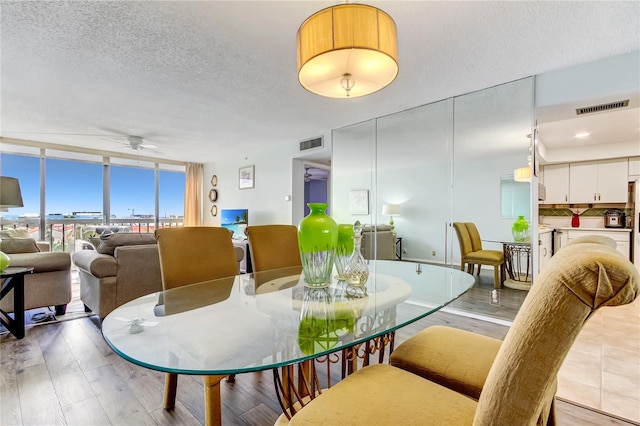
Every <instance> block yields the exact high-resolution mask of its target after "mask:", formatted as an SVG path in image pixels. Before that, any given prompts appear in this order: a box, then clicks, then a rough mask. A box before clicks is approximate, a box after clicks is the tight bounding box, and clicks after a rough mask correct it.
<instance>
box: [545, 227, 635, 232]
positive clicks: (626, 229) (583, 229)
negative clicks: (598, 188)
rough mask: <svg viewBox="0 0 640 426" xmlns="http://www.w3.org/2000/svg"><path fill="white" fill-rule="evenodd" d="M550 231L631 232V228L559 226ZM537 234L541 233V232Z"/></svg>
mask: <svg viewBox="0 0 640 426" xmlns="http://www.w3.org/2000/svg"><path fill="white" fill-rule="evenodd" d="M548 229H549V228H548ZM550 229H555V230H562V231H596V232H631V231H632V230H633V229H631V228H586V227H578V228H574V227H572V226H559V227H557V228H550ZM538 232H539V233H542V230H540V231H538Z"/></svg>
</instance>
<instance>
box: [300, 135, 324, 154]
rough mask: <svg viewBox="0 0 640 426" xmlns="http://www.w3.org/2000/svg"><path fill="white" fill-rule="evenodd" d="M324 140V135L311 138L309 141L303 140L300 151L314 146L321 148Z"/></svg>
mask: <svg viewBox="0 0 640 426" xmlns="http://www.w3.org/2000/svg"><path fill="white" fill-rule="evenodd" d="M322 142H323V140H322V137H319V138H315V139H309V140H308V141H302V142H300V151H305V150H307V149H312V148H320V147H322V145H323V143H322Z"/></svg>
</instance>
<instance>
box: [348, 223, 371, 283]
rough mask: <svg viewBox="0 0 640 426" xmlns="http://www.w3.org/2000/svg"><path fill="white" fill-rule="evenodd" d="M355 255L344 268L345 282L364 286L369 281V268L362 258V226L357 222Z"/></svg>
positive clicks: (354, 232) (353, 254)
mask: <svg viewBox="0 0 640 426" xmlns="http://www.w3.org/2000/svg"><path fill="white" fill-rule="evenodd" d="M353 245H354V247H353V253H352V254H351V257H350V258H349V261H348V262H347V266H346V267H345V268H344V281H345V282H346V283H347V285H352V286H363V285H365V284H366V283H367V280H368V279H369V266H368V265H367V261H366V260H365V259H364V257H362V253H361V251H360V246H361V245H362V225H361V224H360V221H359V220H358V221H356V223H355V224H354V225H353Z"/></svg>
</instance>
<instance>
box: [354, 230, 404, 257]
mask: <svg viewBox="0 0 640 426" xmlns="http://www.w3.org/2000/svg"><path fill="white" fill-rule="evenodd" d="M360 249H361V251H362V257H364V258H365V259H378V260H397V258H396V236H395V235H393V232H391V226H390V225H374V226H370V225H365V226H364V228H363V229H362V245H361V247H360Z"/></svg>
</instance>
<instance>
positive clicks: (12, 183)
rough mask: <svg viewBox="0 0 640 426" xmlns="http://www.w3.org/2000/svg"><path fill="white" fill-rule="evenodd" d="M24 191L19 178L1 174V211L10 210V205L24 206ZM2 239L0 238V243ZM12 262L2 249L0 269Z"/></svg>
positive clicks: (0, 252)
mask: <svg viewBox="0 0 640 426" xmlns="http://www.w3.org/2000/svg"><path fill="white" fill-rule="evenodd" d="M23 206H24V204H23V203H22V193H21V192H20V183H19V182H18V179H16V178H12V177H8V176H0V212H6V211H9V208H10V207H23ZM1 243H2V240H1V239H0V244H1ZM10 263H11V259H9V256H7V255H6V254H5V253H3V252H2V251H0V271H3V270H4V269H5V268H6V267H8V266H9V264H10Z"/></svg>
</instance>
